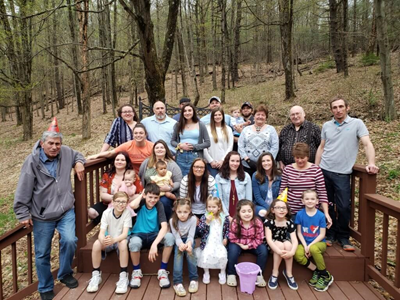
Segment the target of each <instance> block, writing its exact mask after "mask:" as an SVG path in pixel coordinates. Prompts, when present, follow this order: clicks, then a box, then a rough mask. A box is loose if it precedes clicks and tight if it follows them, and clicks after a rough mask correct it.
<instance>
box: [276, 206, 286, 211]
mask: <svg viewBox="0 0 400 300" xmlns="http://www.w3.org/2000/svg"><path fill="white" fill-rule="evenodd" d="M274 209H276V210H280V211H285V210H287V208H286V206H274Z"/></svg>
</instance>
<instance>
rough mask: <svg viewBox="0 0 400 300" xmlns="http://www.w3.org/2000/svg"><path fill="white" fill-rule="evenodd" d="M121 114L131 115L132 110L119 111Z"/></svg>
mask: <svg viewBox="0 0 400 300" xmlns="http://www.w3.org/2000/svg"><path fill="white" fill-rule="evenodd" d="M121 113H122V114H133V110H127V111H121Z"/></svg>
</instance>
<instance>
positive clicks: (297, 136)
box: [276, 105, 321, 170]
mask: <svg viewBox="0 0 400 300" xmlns="http://www.w3.org/2000/svg"><path fill="white" fill-rule="evenodd" d="M289 117H290V121H291V123H290V124H288V125H286V126H285V127H284V128H283V129H282V130H281V132H280V134H279V153H278V156H277V158H276V160H277V161H279V163H280V166H281V169H282V170H283V169H284V168H285V166H286V165H288V164H292V163H294V158H293V155H292V148H293V146H294V144H296V143H299V142H303V143H306V144H308V145H309V146H310V157H309V158H308V161H310V162H312V163H314V162H315V154H316V152H317V149H318V146H319V144H320V143H321V130H320V129H319V127H318V126H317V125H315V124H313V123H311V122H309V121H307V120H306V119H305V117H306V114H305V112H304V110H303V108H302V107H301V106H297V105H296V106H293V107H292V108H291V109H290V111H289Z"/></svg>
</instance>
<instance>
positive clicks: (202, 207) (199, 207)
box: [179, 175, 216, 215]
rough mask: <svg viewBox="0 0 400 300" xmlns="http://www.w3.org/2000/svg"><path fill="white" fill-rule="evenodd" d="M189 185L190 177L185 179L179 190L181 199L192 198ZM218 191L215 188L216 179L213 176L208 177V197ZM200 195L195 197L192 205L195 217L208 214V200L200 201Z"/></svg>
mask: <svg viewBox="0 0 400 300" xmlns="http://www.w3.org/2000/svg"><path fill="white" fill-rule="evenodd" d="M188 190H189V185H188V175H186V176H185V177H183V179H182V181H181V187H180V189H179V196H180V198H190V197H189V195H188ZM215 190H216V187H215V179H214V177H212V176H211V175H208V195H207V197H208V196H209V195H212V194H213V192H214V191H215ZM198 196H199V195H198V194H197V195H194V202H193V203H192V213H193V214H195V215H202V214H204V213H205V212H206V200H207V197H206V198H205V199H199V197H198Z"/></svg>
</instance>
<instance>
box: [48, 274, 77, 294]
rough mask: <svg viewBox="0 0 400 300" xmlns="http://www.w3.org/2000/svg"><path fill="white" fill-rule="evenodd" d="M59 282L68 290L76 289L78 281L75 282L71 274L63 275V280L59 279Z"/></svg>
mask: <svg viewBox="0 0 400 300" xmlns="http://www.w3.org/2000/svg"><path fill="white" fill-rule="evenodd" d="M60 282H61V283H64V284H65V285H66V286H67V287H68V288H70V289H74V288H76V287H78V280H76V279H75V278H74V276H72V275H71V274H68V275H65V276H64V278H63V279H60ZM51 299H53V298H51Z"/></svg>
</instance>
